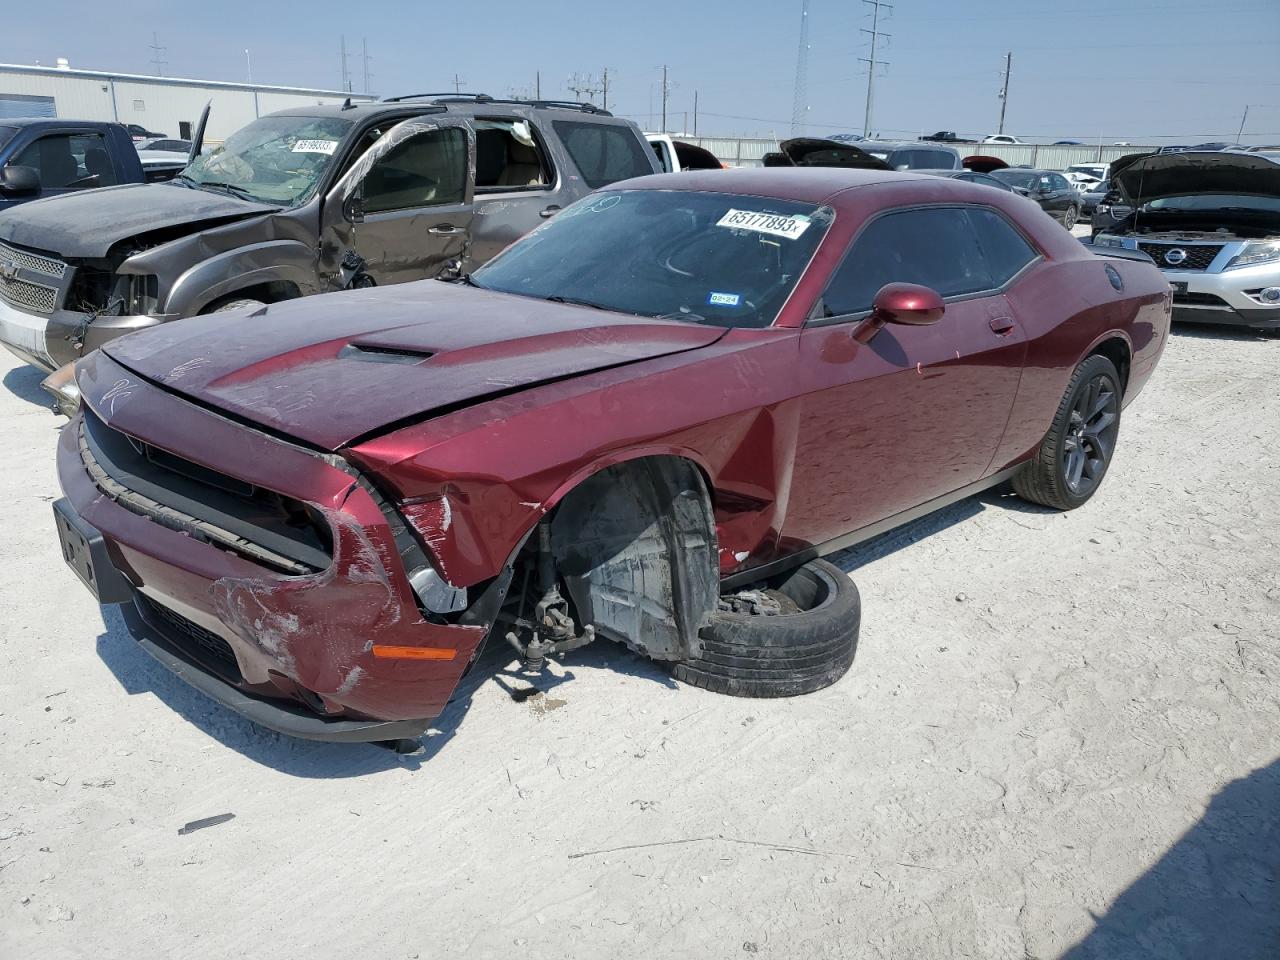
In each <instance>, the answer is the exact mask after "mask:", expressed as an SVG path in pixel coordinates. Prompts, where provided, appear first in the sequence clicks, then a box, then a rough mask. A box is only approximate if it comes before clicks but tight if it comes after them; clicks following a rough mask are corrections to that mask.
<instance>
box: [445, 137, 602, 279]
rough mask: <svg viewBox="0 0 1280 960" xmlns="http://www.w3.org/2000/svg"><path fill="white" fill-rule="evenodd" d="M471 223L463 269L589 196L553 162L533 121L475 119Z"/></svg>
mask: <svg viewBox="0 0 1280 960" xmlns="http://www.w3.org/2000/svg"><path fill="white" fill-rule="evenodd" d="M474 122H475V131H476V178H475V183H476V192H475V220H474V221H472V225H471V249H470V253H469V254H468V256H467V261H466V263H465V265H464V267H465V269H466V270H468V271H470V270H471V269H472V268H473V267H478V266H480V265H481V264H483V263H485V262H487V261H489V260H491V259H493V258H494V257H496V256H497V255H498V254H499V253H501V252H502V251H503V250H505V249H506V248H507V247H508V246H510V245H511V244H512V243H514V242H515V241H516V240H519V239H520V238H521V237H523V236H524V235H525V234H526V233H528V232H529V231H531V230H533V229H534V228H535V227H537V226H538V225H539V224H540V223H542V222H543V221H544V220H546V219H547V218H548V217H552V216H555V214H556V213H557V212H558V211H559V210H560V209H561V208H562V207H567V206H568V205H569V204H571V203H572V202H573V201H574V200H577V199H578V197H580V196H582V195H583V194H585V193H586V192H587V190H586V189H585V188H582V187H580V186H579V188H578V189H576V190H575V189H573V187H574V182H573V178H571V177H567V176H565V175H564V174H563V173H562V172H561V171H560V170H559V165H558V164H556V163H555V162H553V159H552V155H551V151H550V150H549V149H548V147H547V142H548V136H547V135H546V133H545V132H544V131H543V130H542V129H540V128H539V126H538V123H537V122H536V120H535V119H534V118H532V117H516V116H510V115H508V116H502V115H501V114H499V113H496V112H495V113H494V114H492V115H483V116H477V117H476V119H475V121H474Z"/></svg>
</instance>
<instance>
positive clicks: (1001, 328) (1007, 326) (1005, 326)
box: [990, 317, 1014, 337]
mask: <svg viewBox="0 0 1280 960" xmlns="http://www.w3.org/2000/svg"><path fill="white" fill-rule="evenodd" d="M990 326H991V332H992V333H994V334H995V335H996V336H997V337H1003V336H1005V335H1007V334H1008V333H1009V332H1010V331H1011V330H1012V329H1013V327H1014V323H1013V318H1012V317H992V318H991V321H990Z"/></svg>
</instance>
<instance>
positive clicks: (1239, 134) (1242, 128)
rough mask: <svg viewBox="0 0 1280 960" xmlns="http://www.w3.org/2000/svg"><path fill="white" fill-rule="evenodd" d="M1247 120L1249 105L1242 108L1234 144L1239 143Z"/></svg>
mask: <svg viewBox="0 0 1280 960" xmlns="http://www.w3.org/2000/svg"><path fill="white" fill-rule="evenodd" d="M1248 119H1249V105H1248V104H1247V103H1246V104H1245V106H1244V116H1243V117H1241V118H1240V129H1239V130H1237V131H1236V143H1239V142H1240V138H1241V137H1243V136H1244V122H1245V121H1246V120H1248Z"/></svg>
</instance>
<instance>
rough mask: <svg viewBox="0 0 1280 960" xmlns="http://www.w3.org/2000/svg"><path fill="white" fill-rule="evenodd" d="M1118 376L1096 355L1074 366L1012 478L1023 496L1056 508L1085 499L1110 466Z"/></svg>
mask: <svg viewBox="0 0 1280 960" xmlns="http://www.w3.org/2000/svg"><path fill="white" fill-rule="evenodd" d="M1121 397H1122V393H1121V390H1120V375H1119V374H1118V373H1116V368H1115V364H1113V363H1112V362H1111V361H1110V360H1108V359H1107V358H1106V357H1103V356H1100V355H1098V354H1094V355H1093V356H1089V357H1085V359H1084V362H1083V363H1081V364H1080V366H1078V367H1076V372H1075V373H1074V374H1072V375H1071V382H1070V383H1069V384H1067V392H1066V393H1065V394H1064V395H1063V397H1062V402H1061V403H1060V404H1058V412H1057V413H1056V414H1055V415H1054V418H1053V424H1052V425H1051V426H1050V427H1049V432H1048V433H1046V434H1045V437H1044V439H1043V440H1042V441H1041V442H1040V449H1039V451H1038V452H1037V454H1036V457H1035V459H1034V460H1031V461H1029V462H1027V463H1026V464H1024V465H1023V467H1022V469H1021V470H1020V471H1019V472H1018V473H1016V474H1015V475H1014V477H1013V489H1014V492H1015V493H1017V494H1018V496H1020V497H1021V498H1022V499H1023V500H1030V501H1031V502H1032V503H1038V504H1041V505H1042V506H1046V507H1053V508H1054V509H1055V510H1074V509H1075V508H1076V507H1079V506H1083V505H1084V504H1085V503H1088V501H1089V498H1090V497H1092V496H1093V495H1094V493H1095V492H1097V489H1098V487H1099V486H1100V485H1101V484H1102V480H1103V477H1105V476H1106V473H1107V468H1108V467H1109V466H1110V465H1111V457H1112V456H1113V455H1114V453H1115V446H1116V441H1117V439H1118V438H1119V433H1120V401H1121Z"/></svg>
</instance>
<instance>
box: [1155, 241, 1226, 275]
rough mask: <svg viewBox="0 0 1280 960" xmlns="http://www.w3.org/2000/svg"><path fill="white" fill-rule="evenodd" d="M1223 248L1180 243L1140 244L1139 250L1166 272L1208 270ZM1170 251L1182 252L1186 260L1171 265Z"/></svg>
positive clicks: (1211, 245)
mask: <svg viewBox="0 0 1280 960" xmlns="http://www.w3.org/2000/svg"><path fill="white" fill-rule="evenodd" d="M1222 246H1223V245H1222V244H1220V243H1215V244H1201V245H1198V246H1195V245H1191V244H1187V245H1185V246H1184V245H1182V244H1178V243H1139V244H1138V249H1139V250H1141V251H1142V252H1143V253H1145V254H1146V255H1147V256H1149V257H1150V258H1151V259H1152V260H1154V261H1155V262H1156V266H1157V267H1162V268H1164V269H1166V270H1207V269H1209V264H1211V263H1213V261H1214V258H1215V257H1217V255H1218V252H1219V251H1220V250H1221V249H1222ZM1170 250H1181V251H1182V252H1183V254H1184V256H1185V259H1183V260H1181V261H1180V262H1178V263H1170V262H1169V260H1168V256H1167V255H1168V253H1169V251H1170Z"/></svg>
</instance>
